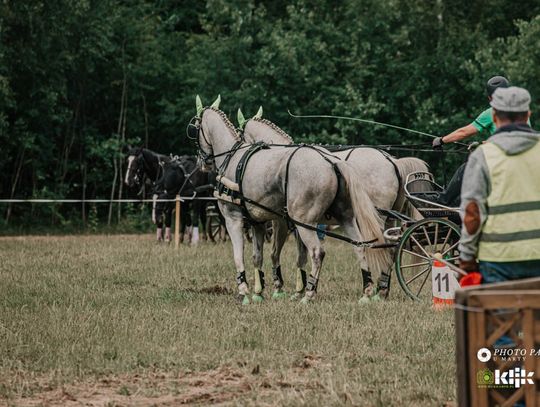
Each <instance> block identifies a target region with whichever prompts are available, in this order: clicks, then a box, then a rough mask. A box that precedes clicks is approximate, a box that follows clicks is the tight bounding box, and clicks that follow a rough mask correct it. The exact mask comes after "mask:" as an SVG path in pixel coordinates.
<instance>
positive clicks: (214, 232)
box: [206, 213, 221, 243]
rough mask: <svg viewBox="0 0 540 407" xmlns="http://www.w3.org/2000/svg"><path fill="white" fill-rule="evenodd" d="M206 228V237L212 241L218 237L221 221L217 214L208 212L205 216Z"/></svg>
mask: <svg viewBox="0 0 540 407" xmlns="http://www.w3.org/2000/svg"><path fill="white" fill-rule="evenodd" d="M206 230H207V233H208V237H209V239H210V240H211V241H212V242H214V243H215V242H216V240H219V239H220V232H221V222H220V220H219V216H218V215H217V214H214V213H212V214H208V215H207V216H206Z"/></svg>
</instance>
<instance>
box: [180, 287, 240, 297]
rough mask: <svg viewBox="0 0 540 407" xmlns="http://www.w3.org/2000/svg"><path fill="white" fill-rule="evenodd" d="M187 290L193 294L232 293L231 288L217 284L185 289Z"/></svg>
mask: <svg viewBox="0 0 540 407" xmlns="http://www.w3.org/2000/svg"><path fill="white" fill-rule="evenodd" d="M186 291H187V292H192V293H194V294H211V295H232V294H233V292H234V291H233V290H231V289H229V288H227V287H221V286H219V285H214V286H212V287H203V288H201V289H187V290H186Z"/></svg>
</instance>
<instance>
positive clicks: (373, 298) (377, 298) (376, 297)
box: [371, 293, 383, 302]
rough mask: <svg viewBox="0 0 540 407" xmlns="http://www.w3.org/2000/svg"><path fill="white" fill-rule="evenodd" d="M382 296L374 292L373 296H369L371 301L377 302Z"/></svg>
mask: <svg viewBox="0 0 540 407" xmlns="http://www.w3.org/2000/svg"><path fill="white" fill-rule="evenodd" d="M382 300H383V298H382V297H381V296H380V295H379V293H377V294H375V295H374V296H373V297H371V301H372V302H379V301H382Z"/></svg>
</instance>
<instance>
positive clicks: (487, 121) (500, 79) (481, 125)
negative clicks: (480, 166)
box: [433, 76, 510, 206]
mask: <svg viewBox="0 0 540 407" xmlns="http://www.w3.org/2000/svg"><path fill="white" fill-rule="evenodd" d="M508 86H510V83H509V82H508V79H506V78H505V77H504V76H494V77H493V78H490V79H489V80H488V81H487V84H486V93H487V97H488V100H489V101H490V102H491V101H492V99H493V92H495V89H497V88H507V87H508ZM496 130H497V129H496V127H495V124H494V123H493V109H492V108H491V107H489V108H488V109H486V110H484V111H483V112H482V113H480V115H478V117H477V118H476V119H474V121H473V122H472V123H470V124H468V125H466V126H464V127H460V128H459V129H457V130H454V131H453V132H451V133H449V134H447V135H446V136H442V137H437V138H435V139H434V140H433V149H435V150H440V149H442V146H443V144H449V143H455V142H457V141H461V140H465V139H467V138H469V137H472V136H475V135H476V134H480V135H482V136H483V137H485V138H486V139H487V138H488V137H489V136H491V135H493V133H495V131H496ZM465 164H466V163H463V164H462V165H461V166H459V168H458V169H457V170H456V172H455V173H454V176H453V177H452V179H451V180H450V182H449V183H448V186H447V187H446V189H445V190H444V191H443V192H442V193H441V194H440V195H439V197H438V199H437V203H440V204H442V205H445V206H459V197H460V192H461V184H462V182H463V172H464V171H465Z"/></svg>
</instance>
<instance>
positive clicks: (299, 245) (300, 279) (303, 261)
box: [291, 230, 308, 300]
mask: <svg viewBox="0 0 540 407" xmlns="http://www.w3.org/2000/svg"><path fill="white" fill-rule="evenodd" d="M294 238H295V240H296V286H295V293H294V294H293V295H292V296H291V299H292V300H295V299H298V298H301V297H302V296H303V295H304V292H305V290H306V283H307V281H306V280H307V273H306V265H307V260H308V252H307V247H306V245H305V244H304V242H303V241H302V239H301V238H300V234H299V233H298V230H295V231H294Z"/></svg>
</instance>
